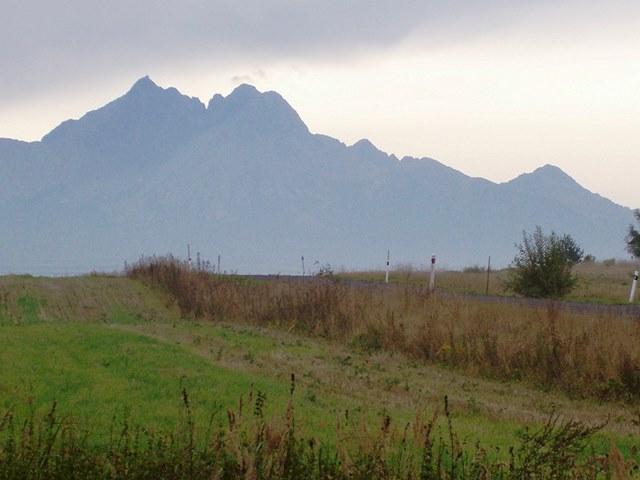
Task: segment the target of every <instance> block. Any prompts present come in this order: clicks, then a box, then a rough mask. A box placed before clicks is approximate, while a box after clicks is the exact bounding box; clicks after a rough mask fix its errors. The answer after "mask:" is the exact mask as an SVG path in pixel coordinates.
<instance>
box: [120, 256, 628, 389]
mask: <svg viewBox="0 0 640 480" xmlns="http://www.w3.org/2000/svg"><path fill="white" fill-rule="evenodd" d="M128 275H129V276H131V277H133V278H138V279H141V280H142V281H143V282H145V283H148V284H151V285H156V286H159V287H161V288H163V289H165V290H166V291H167V292H168V293H169V294H170V295H171V296H172V298H175V301H176V303H177V305H178V306H179V308H180V309H181V311H182V314H183V316H184V317H193V318H203V319H210V320H220V321H225V322H241V323H245V324H246V323H249V324H253V325H256V326H277V327H280V328H284V329H286V330H288V331H291V332H296V333H302V334H305V335H312V336H318V337H323V338H329V339H332V340H336V341H339V342H343V343H345V344H349V345H353V346H356V347H358V348H361V349H362V350H365V351H369V352H375V351H386V352H392V353H393V352H398V353H402V354H404V355H407V356H408V357H409V358H412V359H415V360H420V361H427V362H430V363H433V364H438V365H445V366H447V367H449V368H453V369H456V370H458V371H461V372H465V373H468V374H472V375H477V376H482V377H486V378H493V379H502V380H515V381H521V382H525V383H527V384H529V385H531V386H535V387H539V388H543V389H554V390H561V391H564V392H566V393H569V394H570V395H573V396H576V397H594V398H599V399H606V400H609V399H624V400H634V401H635V400H637V399H639V398H640V346H639V345H640V342H639V340H640V323H639V321H638V318H636V317H634V315H633V313H632V312H631V311H630V314H629V315H625V314H624V311H618V312H617V313H615V314H613V313H572V312H571V311H569V310H567V309H566V308H563V306H562V304H561V303H558V302H548V303H543V304H536V305H531V304H528V303H527V302H526V300H523V301H522V303H521V304H515V305H514V304H503V303H495V302H493V303H492V302H480V301H475V300H469V299H468V298H465V297H458V296H444V295H440V294H437V293H435V294H431V293H429V292H428V291H427V290H426V289H425V287H424V286H420V285H418V284H412V283H404V284H391V285H387V286H385V285H383V284H379V285H377V284H370V283H364V284H360V283H354V282H351V283H341V282H336V281H335V279H334V278H328V279H327V278H325V279H318V281H316V282H299V281H292V280H286V279H273V280H272V281H268V282H256V281H251V280H246V279H242V278H240V277H220V276H215V275H210V274H208V273H206V272H197V271H189V270H188V269H186V268H184V266H183V265H182V264H181V263H180V262H177V261H175V260H174V259H171V258H165V259H155V258H154V259H148V260H146V261H141V262H140V263H139V264H137V265H135V266H133V267H131V268H130V270H129V272H128Z"/></svg>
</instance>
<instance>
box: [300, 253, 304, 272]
mask: <svg viewBox="0 0 640 480" xmlns="http://www.w3.org/2000/svg"><path fill="white" fill-rule="evenodd" d="M301 258H302V276H303V277H304V255H301Z"/></svg>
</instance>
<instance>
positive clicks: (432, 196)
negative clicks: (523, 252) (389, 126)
mask: <svg viewBox="0 0 640 480" xmlns="http://www.w3.org/2000/svg"><path fill="white" fill-rule="evenodd" d="M336 114H337V113H336ZM0 168H1V169H2V172H3V174H2V176H0V205H1V207H0V243H1V244H2V246H3V248H2V250H1V251H0V274H6V273H32V274H46V275H59V274H76V273H82V272H90V271H94V270H97V271H114V270H121V269H122V267H123V265H124V262H125V261H129V262H131V261H135V260H137V259H138V258H139V257H140V256H141V255H153V254H158V255H163V254H167V253H173V254H174V255H176V256H178V257H182V258H184V257H186V256H187V248H188V247H187V246H189V248H190V250H191V253H192V256H193V257H194V262H195V256H196V252H198V253H200V254H201V257H202V259H203V260H205V259H208V260H211V261H212V262H214V263H216V261H217V257H218V255H220V258H221V269H222V270H225V271H234V272H238V273H283V274H296V273H302V261H301V260H302V259H301V257H302V256H304V258H305V262H306V269H307V271H309V270H313V265H314V264H315V263H316V262H317V264H316V265H326V264H327V263H328V264H330V265H331V266H332V267H333V268H334V269H339V268H341V267H345V268H347V269H356V268H382V267H383V266H384V264H385V262H386V255H387V250H390V251H391V264H392V266H393V265H397V264H411V265H413V266H415V267H419V266H423V265H426V264H428V263H429V261H430V258H431V255H432V254H435V255H437V259H438V265H439V266H447V267H451V268H461V267H464V266H472V265H485V264H486V262H487V259H488V257H489V256H491V262H492V266H497V267H501V266H502V267H503V266H506V265H508V264H509V262H510V261H511V260H512V259H513V256H514V255H515V253H516V250H515V247H514V244H516V243H520V242H521V240H522V233H523V231H527V232H532V231H533V230H534V229H535V227H536V225H540V226H541V227H542V229H543V230H544V231H545V232H550V231H551V230H553V231H555V232H556V233H558V234H564V233H568V234H570V235H571V236H572V237H573V238H574V239H575V240H576V242H577V243H578V244H579V245H580V246H581V247H582V248H583V249H584V250H585V253H589V254H592V255H594V256H596V257H597V258H622V257H626V254H625V252H624V236H625V233H626V229H627V226H628V225H629V223H631V222H632V221H633V214H632V211H631V210H630V209H629V208H625V207H622V206H620V205H617V204H615V203H613V202H611V201H610V200H608V199H606V198H603V197H602V196H600V195H597V194H595V193H592V192H590V191H588V190H586V189H585V188H583V187H581V186H580V185H579V184H578V183H576V182H575V181H574V180H573V179H572V178H571V177H570V176H568V175H567V174H566V173H564V172H563V171H562V170H560V169H559V168H557V167H555V166H552V165H545V166H543V167H541V168H539V169H537V170H535V171H534V172H532V173H525V174H523V175H520V176H519V177H517V178H515V179H513V180H511V181H509V182H506V183H500V184H497V183H493V182H490V181H488V180H485V179H482V178H473V177H469V176H467V175H465V174H463V173H461V172H459V171H457V170H454V169H452V168H450V167H448V166H446V165H443V164H442V163H440V162H438V161H436V160H433V159H431V158H413V157H404V158H402V159H398V158H397V157H395V156H394V155H389V154H387V153H385V152H382V151H380V150H379V149H377V148H376V147H375V146H374V145H373V144H372V143H371V142H370V141H368V140H360V141H359V142H357V143H355V144H354V145H350V146H348V145H345V144H344V143H342V142H341V141H339V140H337V139H334V138H331V137H328V136H325V135H319V134H313V133H311V132H310V131H309V129H308V128H307V126H306V125H305V123H304V122H303V120H302V119H301V118H300V116H299V115H298V114H297V113H296V111H295V110H294V109H293V108H292V107H291V106H290V105H289V104H288V103H287V102H286V101H285V100H284V99H283V98H282V97H281V96H280V95H279V94H277V93H275V92H264V93H261V92H259V91H258V90H257V89H256V88H254V87H253V86H250V85H240V86H239V87H237V88H236V89H235V90H234V91H233V92H232V93H231V94H229V95H228V96H226V97H223V96H222V95H219V94H216V95H214V97H213V98H212V99H211V100H210V101H209V103H208V105H207V106H205V105H204V104H203V103H202V102H201V101H200V100H198V99H197V98H191V97H188V96H185V95H183V94H181V93H180V92H178V90H176V89H175V88H167V89H164V88H161V87H159V86H158V85H156V84H155V83H154V82H153V81H152V80H151V79H149V77H144V78H141V79H140V80H138V81H137V82H136V83H135V84H134V85H133V87H132V88H131V89H130V90H129V91H128V92H127V93H126V94H125V95H123V96H122V97H120V98H118V99H116V100H114V101H112V102H110V103H108V104H107V105H105V106H103V107H102V108H99V109H97V110H95V111H92V112H89V113H87V114H85V115H84V116H83V117H81V118H80V119H78V120H67V121H65V122H63V123H62V124H60V125H59V126H58V127H56V128H55V129H53V130H52V131H51V132H50V133H48V134H47V135H45V136H44V137H43V138H42V140H41V141H38V142H29V143H27V142H21V141H18V140H12V139H0Z"/></svg>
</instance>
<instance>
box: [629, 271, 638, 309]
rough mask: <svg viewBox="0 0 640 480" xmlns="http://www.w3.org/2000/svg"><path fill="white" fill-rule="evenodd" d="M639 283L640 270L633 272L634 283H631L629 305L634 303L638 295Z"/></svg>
mask: <svg viewBox="0 0 640 480" xmlns="http://www.w3.org/2000/svg"><path fill="white" fill-rule="evenodd" d="M637 283H638V270H636V271H635V272H633V281H632V282H631V293H630V294H629V303H633V297H635V295H636V284H637Z"/></svg>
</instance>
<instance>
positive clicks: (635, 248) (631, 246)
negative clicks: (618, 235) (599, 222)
mask: <svg viewBox="0 0 640 480" xmlns="http://www.w3.org/2000/svg"><path fill="white" fill-rule="evenodd" d="M633 214H634V215H635V217H636V220H638V223H640V208H638V209H636V210H634V212H633ZM625 240H626V241H627V252H629V253H630V254H631V255H632V256H634V257H636V258H638V259H640V232H638V230H636V229H635V227H634V226H633V224H631V225H629V230H628V231H627V238H626V239H625Z"/></svg>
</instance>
